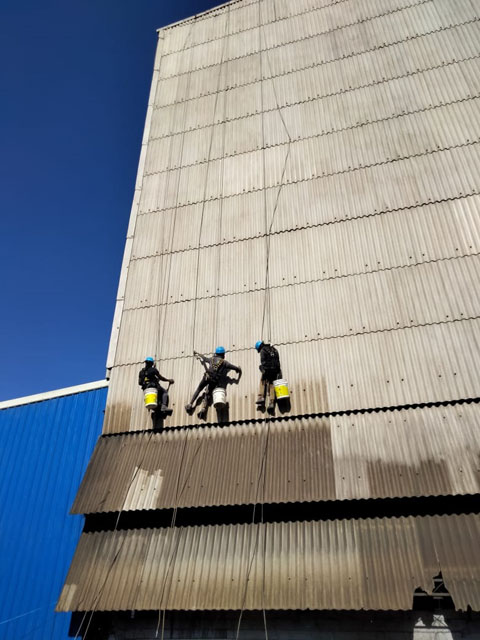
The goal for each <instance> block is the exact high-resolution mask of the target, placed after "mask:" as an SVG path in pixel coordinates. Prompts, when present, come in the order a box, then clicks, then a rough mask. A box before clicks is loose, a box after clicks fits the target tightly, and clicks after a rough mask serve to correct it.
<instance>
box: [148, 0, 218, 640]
mask: <svg viewBox="0 0 480 640" xmlns="http://www.w3.org/2000/svg"><path fill="white" fill-rule="evenodd" d="M192 24H193V23H192ZM229 25H230V7H228V10H227V18H226V21H225V32H224V41H223V47H222V53H221V63H220V65H219V70H218V77H217V92H216V96H215V104H214V110H213V122H212V131H211V135H210V142H209V149H208V157H207V168H206V176H205V185H204V191H203V200H202V210H201V217H200V228H199V232H198V243H197V264H196V278H195V297H194V311H193V323H192V347H193V349H194V348H195V332H196V316H197V296H198V281H199V263H200V245H201V238H202V230H203V220H204V214H205V206H206V195H207V184H208V174H209V168H210V160H211V154H212V148H213V138H214V132H215V116H216V114H217V104H218V96H219V89H220V80H221V76H222V71H223V62H224V57H225V50H226V43H227V35H228V28H229ZM189 68H191V61H190V67H189ZM225 105H226V97H225V98H224V111H225ZM224 119H225V118H224ZM184 128H185V127H184ZM222 175H223V165H222ZM222 188H223V177H222ZM194 362H195V358H192V366H191V370H190V384H189V386H190V387H191V383H192V379H193V365H194ZM188 435H189V432H187V435H186V437H185V440H184V446H183V450H182V456H181V460H180V464H179V472H178V476H177V486H176V492H175V493H176V495H175V500H174V509H173V513H172V520H171V523H170V530H171V531H172V538H173V539H172V544H173V551H172V554H171V557H170V561H169V563H168V566H167V570H166V572H165V578H164V581H163V585H162V591H161V595H160V604H161V607H160V608H159V611H158V622H157V627H156V630H155V637H156V638H158V634H159V631H160V627H161V640H163V639H164V632H165V617H166V607H167V604H168V601H169V598H170V593H171V589H172V582H171V581H170V585H169V589H168V593H167V594H166V596H165V590H166V586H167V581H168V579H169V575H170V572H171V575H172V576H173V571H174V568H175V561H176V557H177V552H178V546H179V544H180V536H179V535H176V536H175V532H176V531H177V529H176V528H175V524H176V519H177V512H178V503H179V501H180V499H181V496H182V494H183V491H184V490H185V488H186V486H187V482H188V476H187V477H186V480H185V482H184V485H183V488H182V490H181V492H180V493H178V489H179V486H180V476H181V473H182V469H183V463H184V455H185V449H186V446H187V441H188ZM202 443H203V440H200V443H199V445H198V446H197V450H196V452H195V454H194V456H193V459H192V464H193V461H194V459H195V457H196V456H197V455H198V452H199V450H200V447H201V445H202ZM175 538H176V539H175ZM164 596H165V598H164Z"/></svg>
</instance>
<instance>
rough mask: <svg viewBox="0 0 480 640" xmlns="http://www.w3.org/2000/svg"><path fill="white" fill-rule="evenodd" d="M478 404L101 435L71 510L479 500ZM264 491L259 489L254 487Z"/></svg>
mask: <svg viewBox="0 0 480 640" xmlns="http://www.w3.org/2000/svg"><path fill="white" fill-rule="evenodd" d="M479 422H480V405H478V404H471V405H467V404H464V405H457V406H448V407H430V408H423V409H421V410H415V409H410V410H404V411H386V412H381V413H369V414H357V415H350V416H348V415H342V416H335V417H331V418H306V419H301V420H300V419H296V420H288V421H284V422H270V423H268V426H267V425H265V424H263V423H262V424H247V425H245V424H240V425H235V426H230V427H224V428H221V427H208V428H203V429H195V430H192V431H184V430H181V431H177V430H169V431H166V432H163V433H142V434H131V435H123V436H116V437H113V438H101V439H100V440H99V442H98V444H97V447H96V449H95V453H94V455H93V457H92V460H91V462H90V464H89V467H88V470H87V472H86V474H85V477H84V479H83V482H82V485H81V487H80V489H79V492H78V494H77V497H76V499H75V503H74V505H73V508H72V512H73V513H92V512H105V511H131V510H137V509H165V508H173V507H176V506H178V507H200V506H211V505H235V504H253V503H255V502H256V500H257V499H258V498H259V496H258V495H257V494H258V492H257V484H258V476H259V473H260V469H261V468H262V466H261V463H262V460H263V458H264V454H265V459H264V460H263V463H264V465H265V469H266V476H265V489H264V493H263V494H262V501H263V502H266V503H275V502H309V501H319V500H345V499H349V500H351V499H362V498H388V497H400V496H427V495H448V494H475V493H480V469H479V468H478V460H479V459H480V443H479V441H478V436H477V431H478V426H479ZM262 486H263V485H262Z"/></svg>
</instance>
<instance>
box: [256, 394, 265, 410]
mask: <svg viewBox="0 0 480 640" xmlns="http://www.w3.org/2000/svg"><path fill="white" fill-rule="evenodd" d="M255 404H256V405H257V411H265V399H264V397H263V396H257V399H256V400H255Z"/></svg>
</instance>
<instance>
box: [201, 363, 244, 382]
mask: <svg viewBox="0 0 480 640" xmlns="http://www.w3.org/2000/svg"><path fill="white" fill-rule="evenodd" d="M217 364H218V365H219V366H218V367H216V366H215V365H217ZM204 366H205V368H206V372H205V377H206V379H207V380H208V382H209V383H210V384H211V385H216V386H219V387H225V386H226V384H227V381H228V380H227V379H228V376H227V374H228V372H229V371H236V372H237V373H238V374H240V371H241V369H240V367H237V366H235V365H234V364H231V363H230V362H228V360H225V359H224V358H219V357H218V356H212V357H211V358H204Z"/></svg>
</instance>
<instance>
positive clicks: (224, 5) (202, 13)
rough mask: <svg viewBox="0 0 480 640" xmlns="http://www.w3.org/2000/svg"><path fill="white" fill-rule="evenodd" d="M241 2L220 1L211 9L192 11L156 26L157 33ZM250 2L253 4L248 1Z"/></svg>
mask: <svg viewBox="0 0 480 640" xmlns="http://www.w3.org/2000/svg"><path fill="white" fill-rule="evenodd" d="M241 2H243V0H229V1H228V2H222V4H217V5H216V6H215V7H212V8H211V9H206V10H205V11H200V13H194V14H193V15H192V16H188V17H187V18H182V20H177V21H176V22H170V23H169V24H165V25H163V27H158V29H157V33H160V32H161V31H163V30H164V29H171V28H172V27H177V26H178V25H180V24H182V23H185V24H186V23H188V22H190V21H192V20H196V19H197V18H201V17H203V16H206V15H207V14H209V13H213V12H214V11H219V10H220V9H223V8H224V7H226V6H228V5H229V4H230V5H231V4H239V3H241ZM250 4H253V2H252V3H250Z"/></svg>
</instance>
